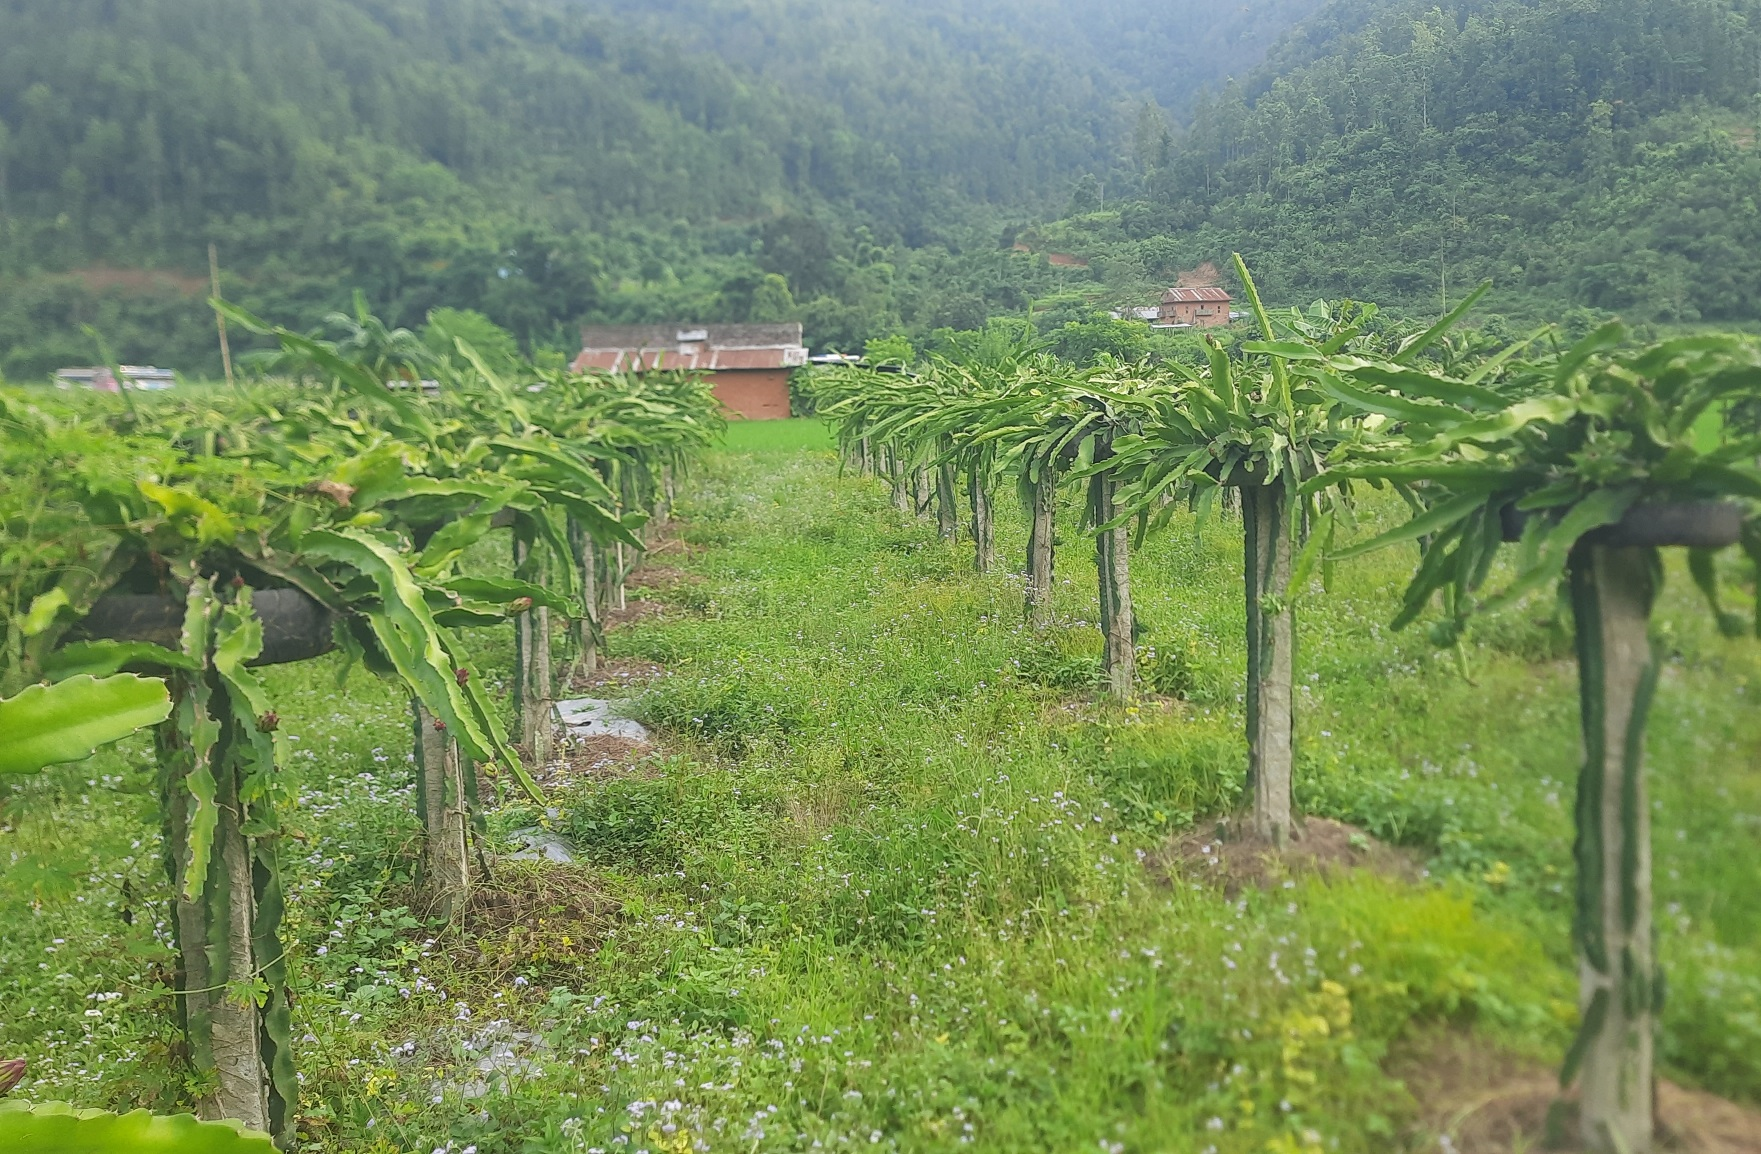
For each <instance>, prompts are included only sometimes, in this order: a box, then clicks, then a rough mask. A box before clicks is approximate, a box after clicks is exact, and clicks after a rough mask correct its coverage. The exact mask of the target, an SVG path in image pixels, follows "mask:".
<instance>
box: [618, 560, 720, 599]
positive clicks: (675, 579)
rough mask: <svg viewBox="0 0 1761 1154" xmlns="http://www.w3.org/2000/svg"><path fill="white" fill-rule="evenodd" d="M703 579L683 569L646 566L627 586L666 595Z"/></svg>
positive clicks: (632, 575)
mask: <svg viewBox="0 0 1761 1154" xmlns="http://www.w3.org/2000/svg"><path fill="white" fill-rule="evenodd" d="M702 580H703V578H701V577H699V576H697V575H696V574H695V573H687V572H685V571H684V570H683V569H674V568H672V567H671V566H669V565H644V566H642V568H640V569H638V570H636V571H635V572H634V573H632V574H630V576H629V577H628V579H627V580H626V581H625V584H626V585H627V586H629V588H631V589H646V590H649V591H651V592H655V593H666V592H670V591H671V590H674V589H678V588H680V587H681V586H685V585H696V584H698V583H699V582H701V581H702Z"/></svg>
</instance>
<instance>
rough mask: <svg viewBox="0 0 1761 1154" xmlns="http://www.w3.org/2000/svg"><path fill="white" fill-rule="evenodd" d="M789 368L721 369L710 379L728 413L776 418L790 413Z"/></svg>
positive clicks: (735, 415)
mask: <svg viewBox="0 0 1761 1154" xmlns="http://www.w3.org/2000/svg"><path fill="white" fill-rule="evenodd" d="M789 372H790V370H788V369H723V370H722V371H721V372H719V373H716V374H715V375H714V376H713V377H712V378H711V380H712V381H713V382H714V385H715V397H716V400H718V401H720V402H721V403H722V408H724V409H726V410H727V411H728V415H729V416H730V417H744V418H746V419H747V420H750V421H779V420H782V419H783V418H784V417H786V416H788V415H789Z"/></svg>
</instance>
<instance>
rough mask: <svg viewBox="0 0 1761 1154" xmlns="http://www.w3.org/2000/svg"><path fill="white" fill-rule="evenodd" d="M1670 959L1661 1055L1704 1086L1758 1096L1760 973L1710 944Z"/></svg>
mask: <svg viewBox="0 0 1761 1154" xmlns="http://www.w3.org/2000/svg"><path fill="white" fill-rule="evenodd" d="M1670 963H1671V964H1670V966H1669V979H1670V981H1669V998H1668V1001H1667V1003H1666V1004H1665V1006H1664V1011H1663V1036H1662V1038H1661V1046H1662V1055H1663V1060H1664V1061H1665V1062H1667V1063H1668V1064H1669V1065H1671V1066H1673V1067H1675V1068H1676V1069H1678V1070H1682V1071H1685V1072H1686V1073H1688V1074H1691V1075H1692V1076H1693V1077H1694V1078H1695V1079H1696V1080H1697V1081H1699V1082H1700V1083H1701V1084H1703V1085H1704V1086H1705V1087H1706V1088H1707V1089H1709V1090H1713V1091H1715V1092H1717V1093H1720V1094H1725V1095H1728V1096H1730V1097H1733V1098H1747V1099H1749V1100H1751V1101H1761V974H1756V973H1755V972H1754V971H1753V970H1752V969H1749V968H1746V967H1745V964H1744V962H1743V961H1742V960H1741V959H1740V956H1739V955H1737V954H1735V953H1733V952H1731V951H1728V950H1724V949H1720V948H1719V947H1717V946H1714V945H1711V944H1709V943H1708V944H1706V945H1703V946H1701V947H1700V948H1699V949H1696V950H1694V951H1692V952H1690V953H1688V954H1687V955H1686V956H1685V957H1681V958H1679V959H1678V958H1672V959H1670Z"/></svg>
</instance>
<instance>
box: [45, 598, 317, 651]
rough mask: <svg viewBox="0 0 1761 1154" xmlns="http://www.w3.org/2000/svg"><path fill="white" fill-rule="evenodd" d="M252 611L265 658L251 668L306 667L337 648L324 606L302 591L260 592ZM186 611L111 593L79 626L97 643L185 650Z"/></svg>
mask: <svg viewBox="0 0 1761 1154" xmlns="http://www.w3.org/2000/svg"><path fill="white" fill-rule="evenodd" d="M251 608H252V609H254V610H255V611H256V613H257V619H258V620H259V621H261V622H262V623H263V652H262V653H261V654H260V655H259V656H258V657H257V659H256V660H255V661H252V662H251V663H250V664H252V665H287V664H289V663H291V662H294V661H307V660H310V659H311V658H313V657H319V656H322V655H323V654H326V653H328V652H330V651H331V650H332V649H334V648H336V638H335V636H334V634H333V633H332V631H331V622H332V620H333V618H332V616H331V613H330V611H329V610H328V609H326V608H324V606H322V605H320V604H318V602H316V601H314V600H312V599H311V598H310V597H308V596H306V595H305V594H304V593H302V592H300V591H299V590H298V589H256V590H253V591H252V593H251ZM183 614H184V606H183V603H182V602H181V601H179V600H178V599H177V598H175V597H168V596H166V595H164V594H162V593H107V594H105V595H104V596H103V597H100V598H98V600H97V603H96V604H94V605H93V606H92V610H91V612H90V613H87V614H86V616H85V620H83V621H82V622H80V628H79V632H80V634H81V635H82V636H84V637H86V638H89V639H93V640H107V641H150V642H152V643H153V644H154V645H160V646H163V647H165V648H166V649H171V650H177V649H179V648H181V647H182V645H183Z"/></svg>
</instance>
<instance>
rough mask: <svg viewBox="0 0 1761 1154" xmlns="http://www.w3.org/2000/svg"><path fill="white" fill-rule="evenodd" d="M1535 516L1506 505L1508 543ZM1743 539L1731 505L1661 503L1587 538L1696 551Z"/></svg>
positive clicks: (1737, 510)
mask: <svg viewBox="0 0 1761 1154" xmlns="http://www.w3.org/2000/svg"><path fill="white" fill-rule="evenodd" d="M1534 515H1535V514H1533V513H1524V512H1521V511H1519V510H1518V509H1517V507H1516V506H1515V505H1506V506H1505V507H1504V508H1503V510H1501V512H1500V520H1501V523H1502V527H1503V530H1504V539H1505V540H1506V541H1520V540H1522V536H1523V527H1524V526H1525V525H1527V524H1528V521H1529V518H1530V517H1533V516H1534ZM1742 535H1743V507H1742V506H1741V505H1737V504H1734V503H1732V502H1730V501H1658V502H1654V503H1646V504H1642V505H1634V506H1633V507H1632V508H1630V509H1628V510H1627V511H1626V516H1624V517H1622V518H1621V519H1620V520H1619V521H1618V522H1616V523H1615V524H1613V525H1608V526H1605V527H1604V528H1601V529H1596V530H1594V531H1592V532H1590V533H1587V534H1585V536H1584V540H1585V541H1587V542H1589V543H1590V544H1593V545H1615V546H1622V547H1625V546H1654V547H1659V548H1661V547H1666V546H1671V545H1685V546H1687V547H1689V548H1693V549H1722V548H1724V547H1725V546H1727V545H1735V544H1736V543H1737V541H1738V540H1739V539H1741V537H1742Z"/></svg>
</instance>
